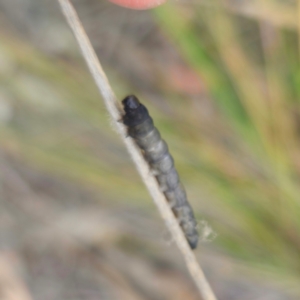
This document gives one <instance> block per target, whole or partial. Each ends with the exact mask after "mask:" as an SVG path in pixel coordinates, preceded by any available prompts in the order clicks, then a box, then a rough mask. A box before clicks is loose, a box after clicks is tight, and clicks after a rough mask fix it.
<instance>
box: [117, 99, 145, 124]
mask: <svg viewBox="0 0 300 300" xmlns="http://www.w3.org/2000/svg"><path fill="white" fill-rule="evenodd" d="M122 104H123V108H124V111H125V115H124V117H123V122H124V124H125V125H127V126H129V127H133V126H136V125H139V124H141V123H143V122H144V121H146V120H147V119H149V118H150V116H149V113H148V110H147V108H146V107H145V106H144V105H143V104H142V103H140V101H139V100H138V98H137V97H136V96H134V95H130V96H127V97H126V98H125V99H124V100H123V101H122Z"/></svg>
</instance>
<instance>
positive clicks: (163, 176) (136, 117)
mask: <svg viewBox="0 0 300 300" xmlns="http://www.w3.org/2000/svg"><path fill="white" fill-rule="evenodd" d="M122 104H123V107H124V111H125V115H124V116H123V123H124V124H125V125H126V126H127V128H128V135H129V136H131V137H132V138H133V139H134V140H135V142H136V144H137V145H138V146H139V147H140V148H141V151H142V152H143V155H144V157H145V159H146V160H147V162H148V163H149V166H150V168H151V170H152V171H153V172H154V175H155V177H156V180H157V181H158V184H159V186H160V188H161V190H162V191H163V193H164V194H165V196H166V198H167V200H168V202H169V204H170V206H171V208H172V211H173V213H174V214H175V216H176V217H177V219H178V222H179V224H180V226H181V228H182V230H183V232H184V234H185V237H186V239H187V241H188V243H189V245H190V247H191V248H192V249H195V248H196V247H197V243H198V232H197V230H196V225H197V223H196V220H195V217H194V214H193V211H192V208H191V206H190V205H189V203H188V201H187V196H186V192H185V190H184V188H183V186H182V184H181V183H180V180H179V176H178V173H177V171H176V169H175V167H174V160H173V157H172V156H171V154H170V153H169V150H168V146H167V144H166V142H165V141H164V140H163V139H162V138H161V136H160V134H159V132H158V130H157V129H156V127H155V126H154V124H153V120H152V118H151V117H150V115H149V113H148V110H147V108H146V107H145V106H144V105H143V104H141V103H140V102H139V100H138V99H137V98H136V97H135V96H127V97H126V98H125V99H124V100H123V101H122Z"/></svg>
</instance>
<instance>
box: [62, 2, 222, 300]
mask: <svg viewBox="0 0 300 300" xmlns="http://www.w3.org/2000/svg"><path fill="white" fill-rule="evenodd" d="M58 2H59V4H60V6H61V9H62V11H63V13H64V15H65V18H66V19H67V21H68V23H69V25H70V27H71V29H72V31H73V33H74V35H75V38H76V40H77V42H78V44H79V47H80V49H81V52H82V54H83V57H84V59H85V60H86V63H87V65H88V67H89V70H90V72H91V73H92V76H93V78H94V80H95V82H96V85H97V87H98V89H99V91H100V93H101V94H102V97H103V99H104V102H105V105H106V107H107V110H108V112H109V114H110V116H111V117H112V121H113V125H114V126H115V128H116V129H117V131H118V133H119V134H120V135H121V137H122V140H123V141H124V143H125V145H126V147H127V150H128V152H129V153H130V155H131V157H132V159H133V161H134V163H135V165H136V168H137V169H138V171H139V173H140V175H141V177H142V179H143V181H144V183H145V185H146V187H147V189H148V191H149V193H150V194H151V196H152V198H153V200H154V202H155V204H156V206H157V208H158V209H159V212H160V213H161V215H162V217H163V219H164V221H165V223H166V225H167V227H168V229H169V230H170V232H171V234H172V237H173V239H174V241H175V242H176V244H177V246H178V248H179V250H180V251H181V253H182V255H183V257H184V259H185V262H186V264H187V267H188V270H189V272H190V274H191V276H192V278H193V280H194V282H195V284H196V286H197V287H198V290H199V292H200V294H201V296H202V299H203V300H216V297H215V295H214V293H213V291H212V290H211V288H210V286H209V284H208V282H207V280H206V278H205V276H204V274H203V271H202V269H201V267H200V265H199V263H198V262H197V259H196V257H195V255H194V253H193V252H192V250H191V248H190V246H189V245H188V243H187V241H186V239H185V236H184V234H183V232H182V230H181V228H180V226H179V224H178V222H177V220H176V218H175V216H174V214H173V212H172V210H171V208H170V206H169V205H168V203H167V200H166V198H165V196H164V194H163V193H162V192H161V191H160V189H159V186H158V183H157V181H156V179H155V177H154V176H153V175H152V174H151V171H150V169H149V166H148V164H147V163H146V161H145V160H144V158H143V156H142V154H141V152H140V150H139V149H138V148H137V146H136V145H135V144H134V142H133V140H132V139H131V138H129V137H127V133H126V128H125V126H124V125H123V123H121V122H120V121H119V120H121V118H122V110H121V109H120V104H119V102H118V101H117V100H116V97H115V95H114V92H113V90H112V88H111V86H110V84H109V82H108V80H107V77H106V75H105V73H104V71H103V69H102V67H101V65H100V62H99V60H98V58H97V56H96V53H95V51H94V49H93V47H92V45H91V43H90V41H89V39H88V37H87V35H86V33H85V31H84V29H83V27H82V25H81V22H80V20H79V18H78V16H77V13H76V11H75V9H74V7H73V6H72V4H71V3H70V1H69V0H58Z"/></svg>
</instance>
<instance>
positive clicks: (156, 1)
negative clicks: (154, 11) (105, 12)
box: [109, 0, 167, 10]
mask: <svg viewBox="0 0 300 300" xmlns="http://www.w3.org/2000/svg"><path fill="white" fill-rule="evenodd" d="M109 1H110V2H112V3H115V4H117V5H120V6H123V7H127V8H130V9H138V10H143V9H150V8H154V7H156V6H159V5H161V4H163V3H165V2H166V1H167V0H109Z"/></svg>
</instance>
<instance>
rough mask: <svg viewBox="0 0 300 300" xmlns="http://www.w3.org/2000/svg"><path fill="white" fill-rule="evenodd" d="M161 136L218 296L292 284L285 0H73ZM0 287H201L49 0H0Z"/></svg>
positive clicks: (9, 296)
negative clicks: (125, 3)
mask: <svg viewBox="0 0 300 300" xmlns="http://www.w3.org/2000/svg"><path fill="white" fill-rule="evenodd" d="M72 2H73V4H74V5H75V7H76V9H77V11H78V13H79V16H80V18H81V20H82V22H83V24H84V27H85V29H86V30H87V33H88V35H89V37H90V39H91V41H92V43H93V45H94V47H95V49H96V52H97V54H98V56H99V58H100V61H101V63H102V64H103V66H104V69H105V71H106V72H107V75H108V77H109V80H110V82H111V84H112V86H113V88H114V89H115V92H116V94H117V96H118V98H119V99H120V100H121V99H122V98H123V97H125V96H126V95H128V94H132V93H133V94H136V95H137V96H138V97H139V98H140V99H141V100H142V102H143V103H145V104H146V105H147V107H149V110H150V112H151V115H152V116H153V117H154V119H155V123H156V126H157V127H158V128H159V130H160V131H161V133H162V136H163V137H164V139H165V140H166V141H167V142H168V144H169V148H170V150H171V153H172V154H173V156H174V158H175V162H176V166H177V168H178V171H179V173H180V176H181V179H182V182H183V183H184V185H185V187H186V190H187V193H188V197H189V201H190V203H191V205H192V207H193V208H194V211H195V214H196V217H197V220H198V223H199V231H200V240H201V241H200V243H199V246H198V248H197V250H196V252H195V253H196V255H197V257H198V259H199V261H200V263H201V264H202V266H203V268H204V271H205V274H206V275H207V277H208V280H209V281H210V283H211V285H212V288H213V289H214V291H215V293H216V294H217V296H218V298H219V299H220V300H227V299H228V300H234V299H243V300H250V299H253V300H254V299H255V300H279V299H280V300H281V299H299V297H300V286H299V277H300V236H299V233H298V232H299V229H300V208H299V205H300V193H299V191H300V188H299V181H300V156H299V155H300V151H299V150H300V148H299V134H300V121H299V115H300V106H299V101H300V69H299V58H300V49H299V34H300V31H299V24H298V23H299V18H300V6H299V5H300V4H299V3H298V2H297V1H296V0H226V1H225V0H220V1H218V0H178V1H175V0H169V2H168V4H166V5H163V6H161V7H159V8H157V9H154V10H151V11H131V10H128V9H124V8H120V7H117V6H116V5H113V4H111V3H109V2H107V1H105V0H73V1H72ZM0 24H1V29H0V130H1V131H0V133H1V134H0V294H1V296H0V298H1V300H14V299H16V300H23V299H24V300H31V299H43V300H48V299H49V300H54V299H55V300H56V299H65V300H67V299H72V300H74V299H85V300H92V299H104V300H106V299H107V300H115V299H125V300H127V299H130V300H131V299H134V300H135V299H145V300H156V299H157V300H163V299H172V300H182V299H185V300H194V299H200V298H199V296H198V294H197V291H196V289H195V287H194V285H193V283H192V281H191V279H190V277H189V275H188V274H187V271H186V268H185V265H184V263H183V259H182V257H181V256H180V254H179V253H178V251H177V249H176V247H175V245H174V244H173V243H172V240H171V239H170V236H169V235H168V233H167V231H166V229H165V226H164V224H163V222H162V220H161V218H160V216H159V215H158V212H157V210H156V208H155V207H154V204H153V203H152V200H151V198H150V196H149V195H148V194H147V192H146V189H145V187H144V186H143V183H142V182H141V180H140V178H139V177H138V175H137V172H136V170H135V168H134V165H133V163H132V162H131V159H130V157H129V155H128V154H127V152H126V150H125V148H124V145H122V143H121V140H120V138H119V136H118V135H117V134H116V132H115V131H114V129H113V127H112V126H111V124H110V119H109V116H108V114H107V112H106V110H105V107H104V104H103V101H102V99H101V96H100V95H99V94H98V92H97V89H96V87H95V84H94V82H93V79H92V77H91V76H90V74H89V73H88V71H87V68H86V65H85V63H84V61H83V59H82V57H81V54H80V52H79V50H78V46H77V44H76V42H75V40H74V38H73V36H72V34H71V32H70V30H69V28H68V26H67V24H66V22H65V20H64V18H63V16H62V14H61V12H60V8H59V5H58V3H57V2H56V1H53V0H39V1H34V0H13V1H12V0H0Z"/></svg>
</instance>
